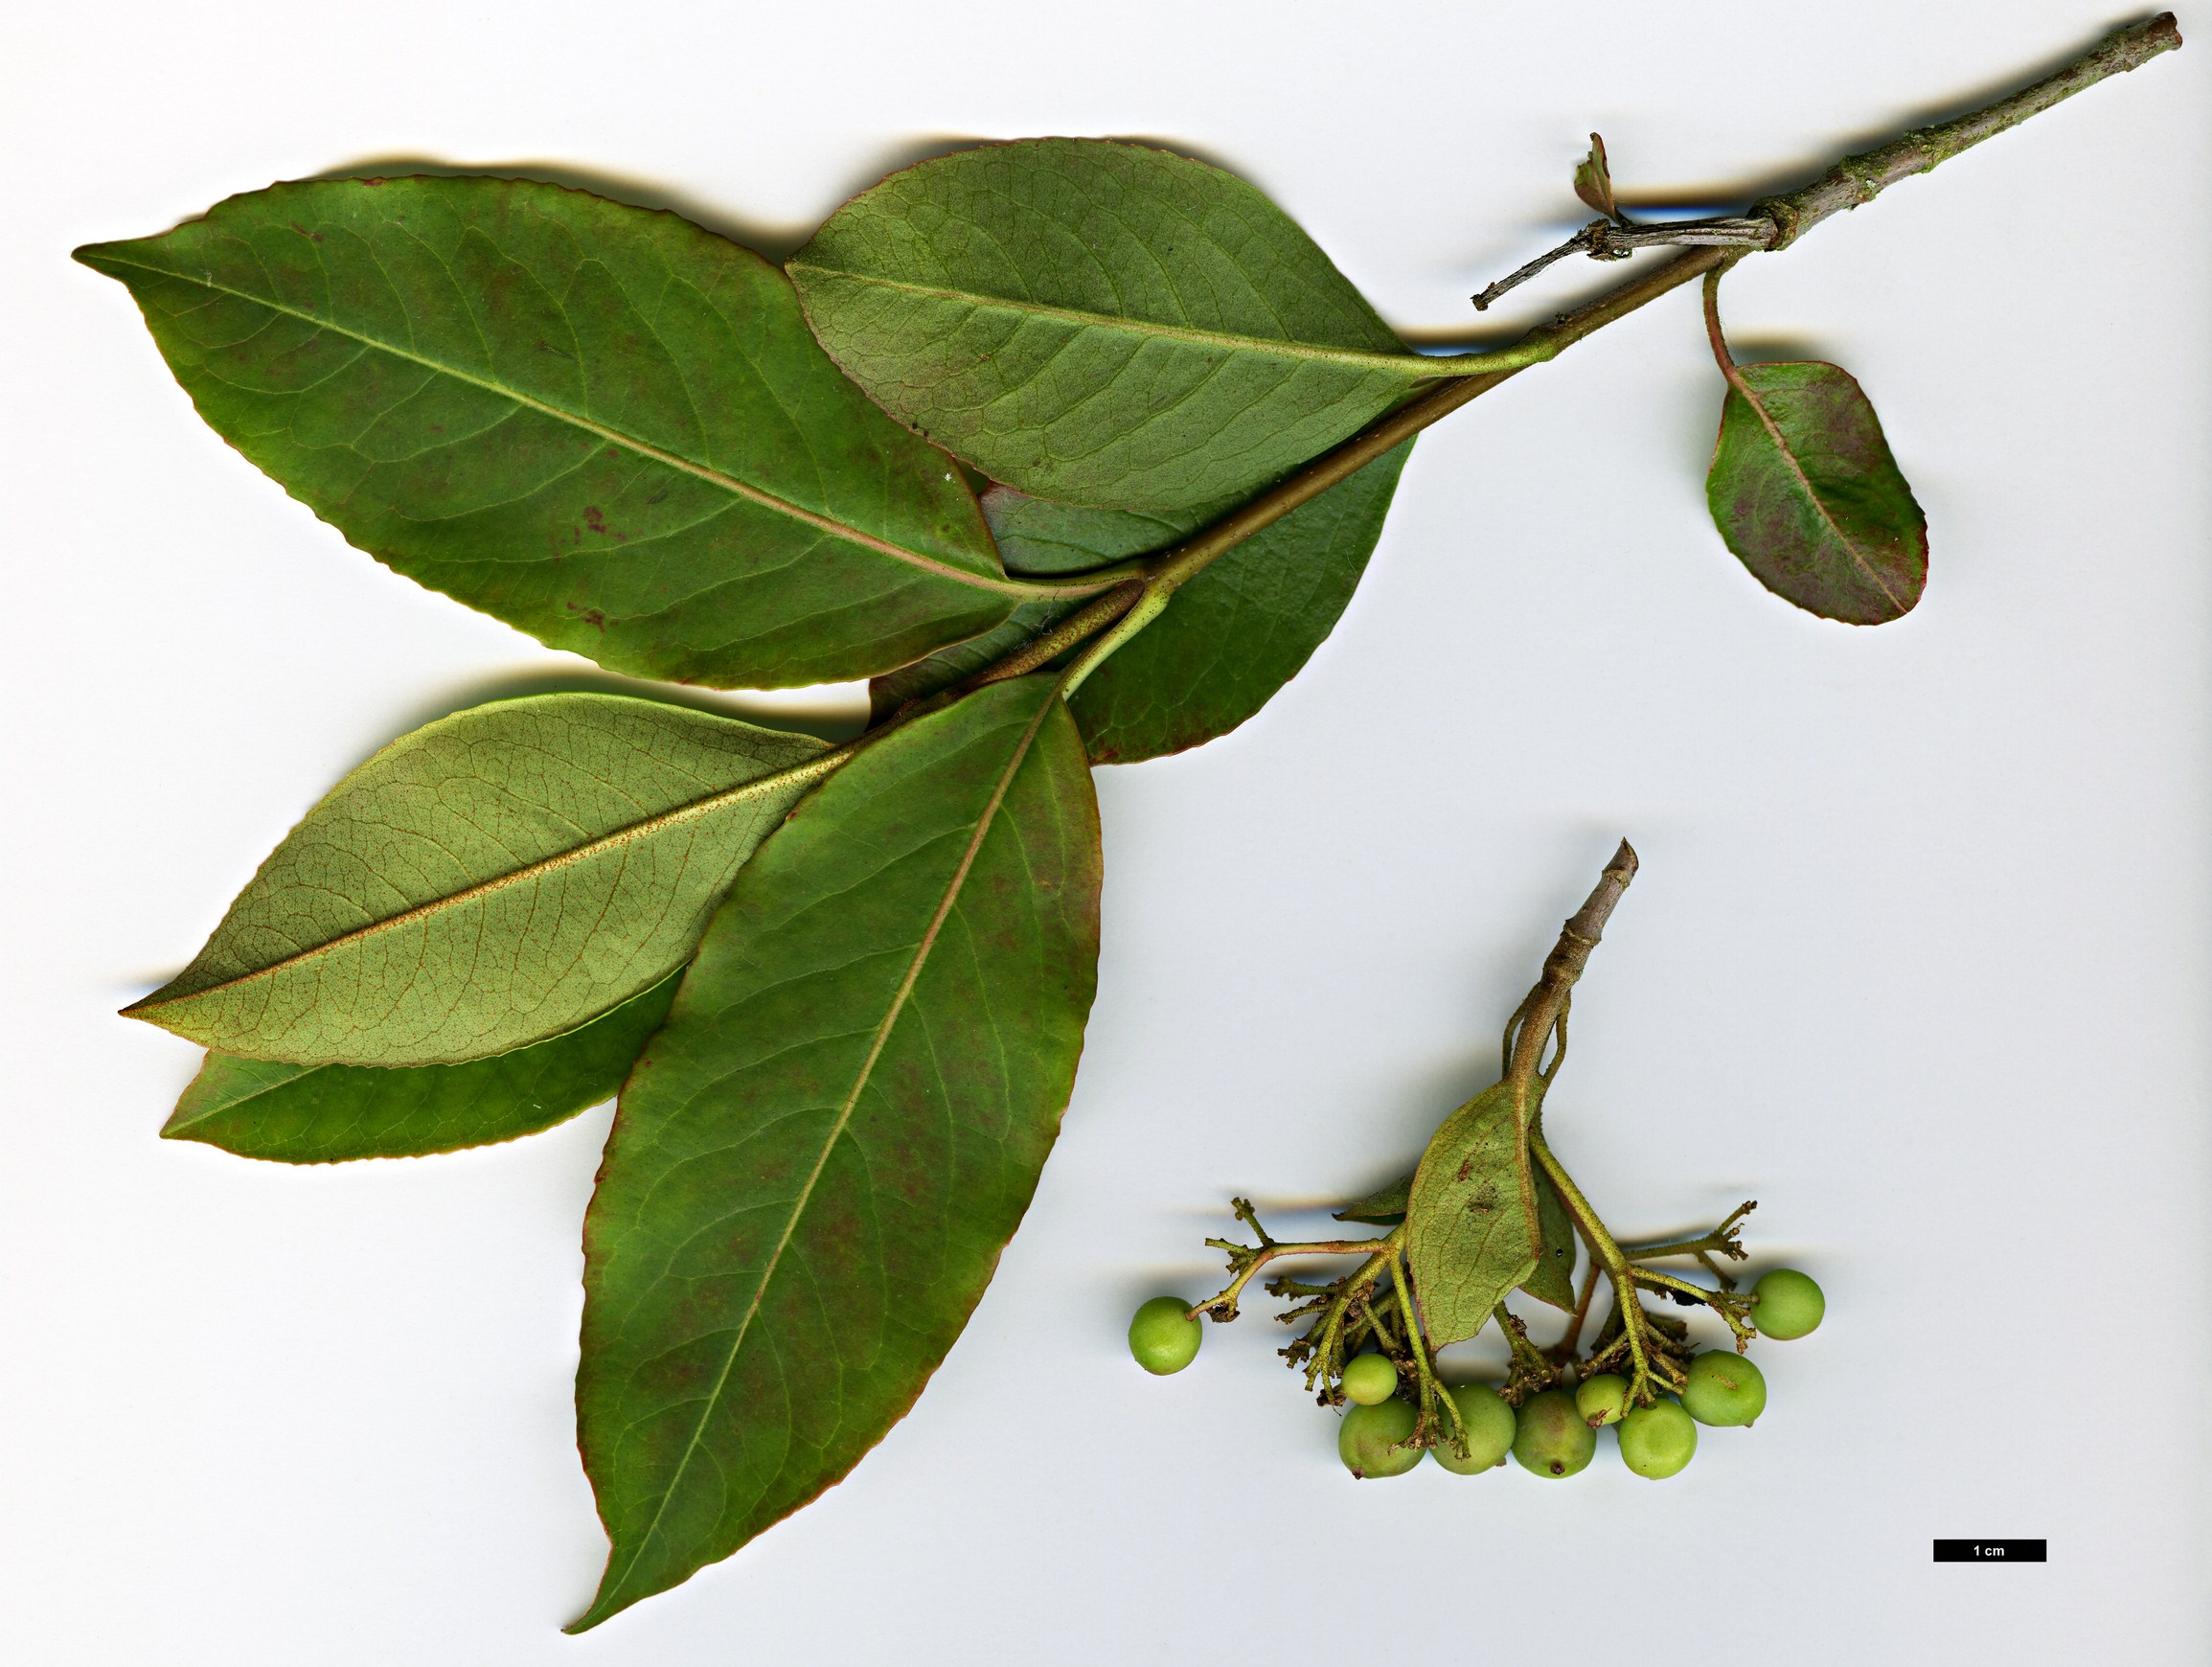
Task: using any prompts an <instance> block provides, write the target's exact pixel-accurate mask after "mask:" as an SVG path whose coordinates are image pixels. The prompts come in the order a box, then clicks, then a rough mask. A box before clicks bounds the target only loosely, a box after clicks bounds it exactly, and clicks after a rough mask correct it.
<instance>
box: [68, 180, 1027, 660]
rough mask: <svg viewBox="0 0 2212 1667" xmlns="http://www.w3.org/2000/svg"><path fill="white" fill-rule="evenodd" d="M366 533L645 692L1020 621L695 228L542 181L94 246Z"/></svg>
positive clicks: (388, 555) (903, 451)
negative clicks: (657, 681) (626, 676)
mask: <svg viewBox="0 0 2212 1667" xmlns="http://www.w3.org/2000/svg"><path fill="white" fill-rule="evenodd" d="M77 258H78V259H79V260H80V261H82V262H83V263H85V264H86V265H88V266H91V267H94V268H95V269H97V270H99V271H102V272H104V273H107V274H108V275H109V276H111V277H114V278H116V279H119V280H120V281H121V282H123V283H124V284H125V285H128V286H129V288H130V291H131V293H132V295H133V296H134V297H135V298H136V300H137V301H138V304H139V307H140V308H141V310H142V311H143V312H144V314H145V317H146V322H147V325H148V329H149V330H151V331H152V332H153V337H154V341H155V343H156V344H157V345H158V346H159V347H160V349H161V352H162V355H163V357H165V358H166V359H167V360H168V361H169V364H170V368H171V370H173V371H174V372H175V373H176V377H177V379H178V380H179V381H181V382H182V383H183V384H184V386H185V389H186V391H187V392H188V393H189V394H190V395H191V396H192V400H193V403H194V405H195V406H196V407H197V408H198V410H199V413H200V415H201V416H202V417H203V418H205V419H206V420H207V422H209V423H210V424H211V425H212V426H213V427H214V428H215V429H216V431H217V433H219V434H220V435H222V437H223V438H224V439H225V440H227V441H229V442H230V443H231V444H232V445H235V446H237V447H238V448H239V450H240V451H242V452H244V453H245V455H246V456H247V457H248V458H250V459H251V460H252V461H253V462H254V463H255V464H257V465H259V466H260V467H261V468H262V469H264V470H266V471H267V472H268V473H269V474H270V475H272V476H274V477H275V478H276V480H277V481H278V482H279V483H280V484H282V485H283V487H284V488H285V491H288V492H290V493H291V494H292V495H293V496H294V497H296V498H298V499H299V500H300V501H301V502H303V503H305V504H306V505H307V506H308V508H309V509H311V510H313V511H314V512H315V514H317V515H319V516H321V517H322V518H323V519H324V520H326V521H328V522H330V523H331V525H332V526H334V527H335V528H337V529H338V531H339V532H340V533H342V534H343V535H344V536H345V537H346V538H347V539H348V540H349V541H350V542H352V543H353V544H354V545H356V546H358V547H359V548H361V549H363V550H366V551H367V552H369V553H370V554H371V555H373V556H375V557H376V558H377V559H379V560H381V561H384V562H386V563H387V564H389V565H390V566H392V567H394V568H396V569H398V570H399V572H401V573H404V574H406V575H407V576H408V577H409V578H412V579H415V580H418V581H420V582H422V583H423V584H426V585H429V586H430V587H431V588H433V589H435V590H441V591H444V592H445V594H446V595H448V596H451V597H454V598H455V599H457V600H458V601H461V602H465V603H467V604H468V605H470V606H472V607H477V608H481V609H483V610H484V611H485V612H487V613H490V614H492V615H494V616H496V617H497V618H500V619H503V620H505V621H507V622H508V623H509V624H510V625H513V626H518V627H520V628H522V629H523V630H526V631H528V632H530V633H531V634H532V635H533V636H536V638H538V639H539V640H540V641H542V642H544V643H546V644H548V645H549V646H551V647H554V648H559V649H570V650H573V651H576V652H578V653H580V654H583V655H585V656H587V657H588V658H590V659H593V660H596V661H598V662H599V663H600V664H601V665H603V666H609V667H612V668H614V669H616V670H618V671H623V672H629V673H634V674H638V675H641V676H648V677H661V678H670V679H677V680H682V681H689V682H697V683H708V684H714V685H718V686H720V687H724V688H731V687H744V688H773V687H780V686H784V685H788V684H800V683H816V682H824V681H829V680H832V679H836V678H844V677H857V676H866V675H869V674H873V673H876V672H880V671H884V670H887V669H888V668H890V667H893V666H898V665H901V664H903V663H904V662H906V661H908V660H911V659H914V658H917V657H918V656H920V655H922V654H925V653H928V652H930V651H932V650H934V649H937V648H939V647H941V646H943V645H944V644H946V643H948V642H954V641H957V640H959V639H960V638H963V637H967V636H970V635H973V634H974V633H975V632H977V631H980V630H986V629H989V628H991V627H992V625H994V624H996V623H997V622H998V621H999V620H1001V619H1003V618H1004V617H1005V616H1006V614H1007V613H1008V611H1009V610H1010V609H1011V607H1012V605H1013V598H1012V597H1010V596H1009V595H1007V594H1005V593H1004V579H1003V574H1002V572H1001V570H1000V568H999V565H998V561H997V558H996V555H995V553H994V552H993V551H992V546H991V539H990V536H989V534H988V533H987V531H986V530H985V528H984V524H983V519H982V516H981V515H980V514H978V513H977V510H976V506H975V501H974V497H973V495H972V494H971V492H970V491H969V487H968V484H967V482H966V480H965V479H963V478H962V477H961V474H960V471H959V470H958V469H956V468H953V467H952V466H951V464H950V461H949V460H948V459H946V457H944V456H943V455H942V454H941V453H939V452H937V451H936V450H935V449H934V448H932V447H930V446H927V445H923V444H922V443H920V442H919V441H917V440H916V439H915V438H914V437H913V436H912V435H910V434H908V433H906V432H905V431H904V430H903V429H901V428H900V427H899V426H898V425H897V424H895V423H893V422H888V421H887V420H885V418H884V417H883V415H882V413H881V412H879V411H878V410H877V409H875V408H874V407H873V406H872V405H871V404H870V403H869V402H868V400H866V399H865V398H863V397H862V396H861V394H860V392H859V391H858V390H857V389H855V387H853V386H852V384H851V383H850V382H848V381H847V380H846V379H845V378H844V377H841V376H840V375H838V373H837V370H836V368H835V366H833V365H832V363H831V362H830V360H829V359H828V358H827V357H825V356H824V355H823V354H822V352H821V350H820V348H819V347H817V346H816V345H815V342H814V339H813V337H812V335H811V333H810V331H808V329H807V326H806V322H805V320H804V319H803V318H802V316H801V314H800V311H799V308H798V305H797V302H796V299H795V298H794V297H793V295H792V294H791V290H790V285H788V283H787V281H786V280H785V278H784V277H783V275H782V274H781V273H779V272H778V271H777V270H776V269H775V268H774V267H773V266H770V265H769V264H768V263H766V262H764V261H763V260H762V259H761V258H760V257H759V256H757V255H755V254H753V253H752V252H751V251H750V250H747V249H743V248H741V247H739V246H738V245H737V244H735V243H732V242H730V241H728V240H725V239H722V238H718V237H716V236H715V235H714V234H713V233H711V232H707V231H705V230H702V229H701V228H700V227H698V226H696V225H693V224H692V223H691V222H689V221H688V220H684V219H681V218H679V217H676V216H674V215H672V214H666V213H659V212H654V211H650V210H646V209H639V208H631V207H627V206H626V205H624V204H620V203H614V202H609V201H607V200H605V199H604V198H602V197H596V196H592V195H590V194H586V193H584V192H580V191H572V190H568V189H565V188H563V187H559V186H553V185H543V184H538V183H536V182H533V181H527V180H513V179H495V178H488V177H483V176H470V177H460V178H409V179H386V180H369V179H341V180H323V181H308V182H304V183H298V184H289V185H276V186H271V187H270V188H268V189H267V190H266V191H260V192H253V193H249V194H245V195H242V196H235V197H231V198H229V199H228V200H227V201H224V202H221V203H218V204H217V206H216V207H215V208H214V209H212V210H210V211H209V212H208V214H207V215H206V216H205V217H203V218H200V219H196V220H191V221H188V222H186V223H185V224H184V225H181V226H179V227H177V228H176V229H175V230H174V231H172V232H170V233H168V234H166V235H165V236H161V237H155V238H146V239H141V240H136V241H130V242H115V243H101V244H95V245H91V246H88V247H85V248H82V249H80V250H78V251H77Z"/></svg>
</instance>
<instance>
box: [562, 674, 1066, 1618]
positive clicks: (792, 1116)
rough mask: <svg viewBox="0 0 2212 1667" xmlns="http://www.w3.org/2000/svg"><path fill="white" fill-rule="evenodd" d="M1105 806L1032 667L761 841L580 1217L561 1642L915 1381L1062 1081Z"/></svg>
mask: <svg viewBox="0 0 2212 1667" xmlns="http://www.w3.org/2000/svg"><path fill="white" fill-rule="evenodd" d="M1099 872H1100V870H1099V847H1098V822H1097V806H1096V802H1095V800H1094V798H1093V796H1092V793H1091V787H1090V776H1089V771H1088V769H1087V767H1086V766H1085V765H1084V762H1083V749H1082V744H1081V741H1080V739H1079V737H1078V736H1077V734H1076V731H1075V726H1074V724H1073V722H1072V721H1071V720H1070V719H1069V718H1068V716H1067V712H1066V708H1065V706H1064V705H1063V704H1062V702H1061V701H1060V699H1059V698H1058V696H1056V695H1055V694H1054V692H1053V680H1052V679H1050V678H1048V677H1028V678H1022V679H1019V680H1016V681H1013V682H1009V683H1004V684H999V685H996V686H994V687H992V688H991V689H988V690H985V691H984V692H982V693H980V694H978V695H976V696H972V697H970V698H969V699H967V700H964V701H962V702H960V703H959V704H958V705H956V706H953V707H950V708H948V709H946V711H944V712H941V713H937V714H933V715H931V716H929V717H927V718H924V719H918V720H916V721H915V722H913V723H912V724H910V725H909V726H907V727H905V728H903V729H901V730H897V731H894V732H892V733H891V734H890V735H889V736H888V737H887V738H886V739H885V740H883V741H882V742H878V743H876V744H875V745H872V746H870V747H868V748H865V749H864V750H862V751H861V752H860V753H859V754H858V755H857V756H856V757H855V759H854V761H853V762H852V763H850V764H848V765H845V766H844V768H843V769H841V770H840V771H839V772H838V773H837V774H836V775H835V776H834V777H832V779H831V780H830V782H829V783H827V784H826V785H825V786H824V787H823V788H822V789H821V790H820V791H819V792H818V793H817V794H816V795H815V796H814V797H812V798H810V800H808V801H807V802H806V803H805V804H804V805H803V806H802V807H801V808H800V809H799V811H797V812H796V813H795V814H794V815H793V816H792V818H791V819H790V821H789V822H788V823H787V826H786V827H785V828H784V829H783V830H782V831H781V832H780V833H778V834H777V836H776V837H775V838H774V839H773V840H771V841H769V842H768V844H766V845H765V846H764V847H763V849H762V851H761V853H760V855H759V856H757V857H756V858H755V859H754V860H753V861H752V862H751V863H750V864H748V865H747V866H746V868H745V869H744V871H743V872H742V873H741V875H740V877H739V879H738V882H737V884H736V885H735V886H734V887H733V888H732V890H731V893H730V897H729V900H728V902H726V903H724V904H723V906H722V909H721V911H720V912H719V914H718V916H717V917H716V920H715V924H714V925H713V927H712V928H711V929H710V930H709V932H708V933H707V936H706V938H705V940H704V942H703V943H702V944H701V945H700V948H699V952H698V956H697V959H696V961H695V962H694V964H693V966H692V969H691V971H689V973H688V974H687V975H686V977H685V982H684V987H683V992H682V993H681V995H680V996H679V997H678V999H677V1001H676V1004H675V1007H674V1010H673V1012H672V1014H671V1015H670V1017H669V1021H668V1023H667V1025H666V1026H665V1027H664V1028H663V1030H662V1031H661V1033H660V1035H659V1036H658V1037H657V1038H655V1039H654V1040H653V1041H652V1042H651V1043H650V1046H649V1047H648V1049H647V1051H646V1057H645V1058H644V1059H643V1060H642V1061H641V1062H639V1065H638V1067H637V1069H636V1071H635V1072H634V1073H633V1075H632V1076H631V1078H630V1081H629V1083H628V1085H627V1086H626V1087H625V1089H624V1092H623V1097H622V1102H621V1106H620V1108H619V1110H618V1112H617V1115H616V1120H615V1128H614V1132H613V1135H612V1137H611V1139H610V1141H609V1144H608V1147H607V1153H606V1158H605V1162H604V1167H603V1169H602V1171H601V1176H600V1185H599V1190H598V1192H597V1193H596V1194H595V1195H594V1197H593V1199H592V1203H591V1210H590V1214H589V1216H588V1218H587V1219H586V1222H585V1227H584V1247H585V1276H584V1285H585V1304H584V1320H583V1358H582V1367H581V1370H580V1371H579V1374H578V1378H577V1414H578V1427H579V1431H580V1436H581V1442H582V1450H583V1455H584V1465H585V1469H586V1471H587V1472H588V1473H589V1474H590V1477H591V1482H592V1486H593V1489H594V1490H595V1492H596V1494H597V1496H598V1499H599V1507H600V1515H601V1518H602V1519H603V1520H604V1522H605V1524H606V1526H607V1532H608V1536H609V1538H610V1540H611V1541H613V1549H612V1553H611V1556H610V1558H609V1561H608V1564H607V1569H606V1573H605V1576H604V1581H603V1583H602V1585H601V1587H600V1591H599V1594H598V1596H597V1597H596V1598H595V1600H594V1601H593V1603H592V1606H591V1608H590V1610H588V1612H587V1613H586V1614H585V1615H584V1616H583V1617H582V1619H581V1620H579V1621H578V1622H577V1623H576V1627H575V1629H572V1630H581V1629H582V1628H584V1627H589V1626H592V1625H595V1624H597V1623H598V1622H599V1621H601V1620H604V1618H606V1617H607V1616H608V1615H610V1614H613V1613H614V1612H616V1611H617V1610H621V1609H624V1608H626V1607H627V1606H628V1605H630V1604H632V1603H635V1602H636V1601H638V1600H639V1599H640V1598H643V1597H646V1596H649V1595H650V1594H651V1593H653V1592H656V1591H660V1590H663V1589H665V1588H666V1587H671V1586H673V1585H675V1584H676V1583H677V1582H679V1581H682V1580H684V1579H686V1578H687V1577H688V1576H690V1575H691V1574H692V1573H693V1572H694V1571H695V1570H696V1569H698V1568H700V1567H701V1566H703V1565H704V1564H709V1563H712V1562H714V1561H716V1560H718V1559H719V1558H722V1557H726V1556H728V1555H729V1554H730V1553H731V1552H732V1551H734V1550H736V1549H737V1548H738V1547H739V1546H740V1545H741V1544H743V1543H744V1542H745V1541H747V1540H748V1539H750V1538H751V1537H752V1536H754V1535H755V1534H757V1533H759V1532H760V1531H761V1530H762V1529H763V1528H764V1527H766V1526H767V1525H768V1524H769V1523H771V1522H774V1521H775V1520H777V1519H779V1518H782V1517H784V1516H786V1515H787V1514H788V1513H789V1512H791V1511H793V1510H795V1509H797V1508H798V1507H799V1506H800V1505H803V1504H805V1503H806V1502H807V1501H808V1500H809V1499H810V1498H812V1497H813V1496H815V1495H817V1494H819V1493H820V1492H821V1491H822V1490H823V1489H824V1488H826V1487H828V1486H829V1485H830V1484H832V1482H834V1481H836V1480H837V1479H838V1478H840V1477H841V1476H843V1475H844V1474H845V1473H847V1472H848V1471H849V1470H851V1468H852V1467H853V1465H854V1464H855V1463H856V1462H857V1461H858V1459H859V1458H860V1456H861V1455H862V1454H863V1453H864V1452H866V1450H868V1449H869V1448H870V1447H872V1446H874V1445H875V1444H876V1443H877V1442H878V1441H879V1440H880V1439H881V1438H882V1436H883V1434H884V1432H885V1431H886V1430H887V1429H888V1428H889V1427H890V1426H891V1425H892V1424H893V1423H894V1422H895V1421H896V1420H897V1419H899V1418H900V1417H901V1415H902V1414H903V1413H904V1412H905V1411H906V1409H907V1408H908V1407H909V1406H910V1405H911V1404H913V1401H914V1399H915V1397H916V1396H917V1395H918V1394H920V1392H921V1390H922V1386H923V1383H924V1381H925V1380H926V1379H927V1378H928V1376H929V1374H930V1373H931V1372H932V1371H933V1370H934V1369H935V1367H936V1365H937V1363H938V1361H939V1360H940V1359H942V1358H943V1357H944V1354H945V1352H946V1349H947V1348H949V1347H950V1346H951V1343H952V1341H953V1339H954V1337H956V1336H958V1335H959V1332H960V1330H961V1328H962V1326H963V1325H964V1324H965V1323H966V1322H967V1318H968V1315H969V1311H970V1310H971V1309H972V1308H973V1307H974V1304H975V1302H976V1300H977V1298H978V1297H979V1296H980V1295H981V1294H982V1291H983V1288H984V1286H985V1284H986V1283H987V1282H988V1281H989V1279H990V1276H991V1273H992V1268H993V1267H994V1266H995V1264H996V1262H997V1258H998V1254H999V1250H1000V1247H1001V1246H1002V1245H1004V1244H1005V1242H1006V1240H1007V1238H1008V1236H1009V1235H1010V1234H1011V1233H1012V1232H1013V1231H1014V1228H1015V1223H1016V1222H1018V1221H1019V1219H1020V1217H1021V1214H1022V1211H1023V1209H1024V1208H1025V1207H1026V1206H1027V1204H1028V1201H1029V1199H1030V1195H1031V1193H1032V1191H1033V1190H1034V1189H1035V1186H1036V1184H1037V1178H1038V1170H1039V1168H1040V1166H1041V1165H1042V1164H1043V1161H1044V1157H1045V1154H1046V1153H1047V1151H1048V1150H1049V1149H1050V1147H1051V1145H1052V1141H1053V1138H1054V1136H1055V1134H1056V1132H1057V1130H1058V1127H1059V1122H1060V1112H1061V1109H1062V1108H1063V1107H1064V1106H1065V1104H1066V1101H1067V1096H1068V1091H1069V1088H1070V1086H1071V1085H1072V1083H1073V1080H1074V1074H1075V1066H1076V1059H1077V1055H1078V1053H1079V1052H1080V1051H1081V1047H1082V1039H1083V1020H1084V1017H1085V1016H1086V1014H1087V1012H1088V1010H1089V1006H1090V1000H1091V994H1092V990H1093V988H1094V981H1095V976H1096V961H1097V953H1098V886H1099Z"/></svg>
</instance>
